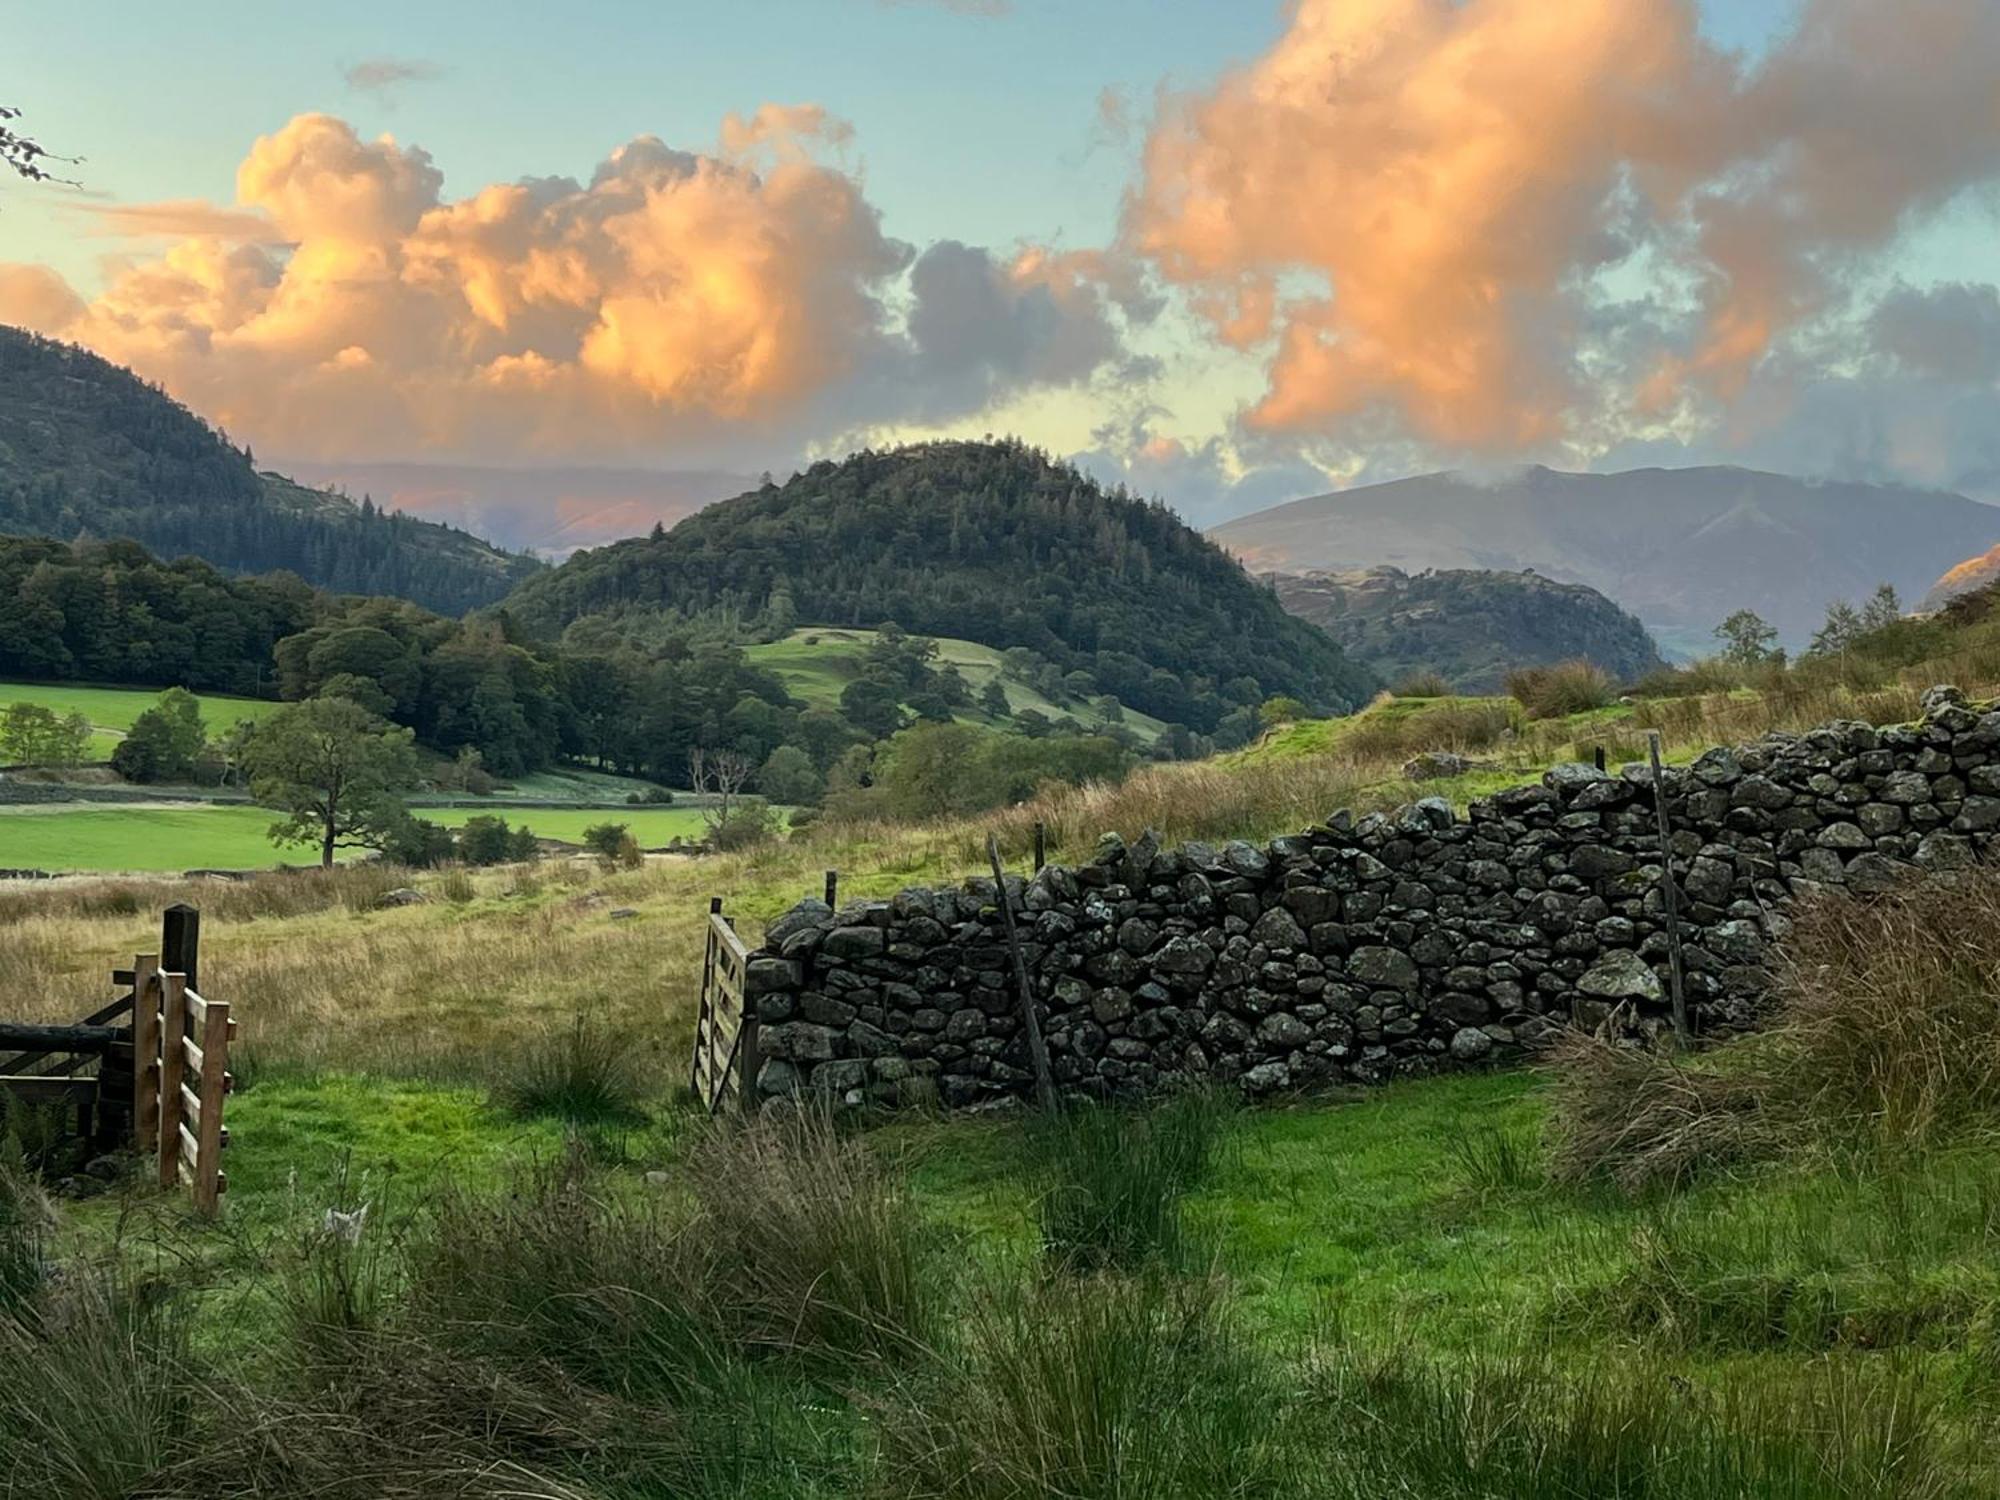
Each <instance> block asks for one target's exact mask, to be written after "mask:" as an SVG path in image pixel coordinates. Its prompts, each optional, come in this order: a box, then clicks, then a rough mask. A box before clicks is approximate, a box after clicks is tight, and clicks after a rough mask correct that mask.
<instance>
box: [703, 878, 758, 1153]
mask: <svg viewBox="0 0 2000 1500" xmlns="http://www.w3.org/2000/svg"><path fill="white" fill-rule="evenodd" d="M749 958H750V950H749V949H748V948H747V947H745V946H744V943H743V939H742V938H740V937H738V936H737V935H736V928H735V925H734V924H733V923H731V922H730V920H729V918H727V917H725V916H724V915H723V914H722V898H721V897H720V896H717V897H713V898H711V899H710V901H709V903H708V942H707V945H706V949H705V951H704V953H703V955H702V961H701V1009H700V1010H699V1011H698V1012H697V1013H696V1015H695V1025H694V1064H693V1067H692V1069H691V1071H690V1074H689V1079H688V1081H689V1083H690V1084H691V1085H692V1086H693V1088H694V1091H695V1093H696V1095H697V1096H699V1098H700V1099H701V1102H702V1103H703V1104H705V1105H706V1106H707V1107H708V1112H709V1113H710V1114H711V1115H716V1114H720V1113H721V1112H722V1110H723V1109H724V1107H725V1106H727V1105H729V1104H731V1103H732V1102H733V1103H734V1105H735V1107H736V1108H737V1109H739V1110H748V1109H749V1108H750V1107H751V1106H752V1105H753V1104H754V1103H755V1102H756V1098H757V1060H758V1047H757V1014H756V1012H755V1011H754V1010H752V1009H751V1008H750V1007H749V1004H748V1002H747V986H746V985H745V982H744V981H745V977H746V969H747V966H748V963H749Z"/></svg>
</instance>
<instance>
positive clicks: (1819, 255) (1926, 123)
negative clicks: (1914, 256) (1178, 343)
mask: <svg viewBox="0 0 2000 1500" xmlns="http://www.w3.org/2000/svg"><path fill="white" fill-rule="evenodd" d="M1697 22H1698V16H1697V12H1696V7H1695V5H1694V3H1693V0H1657V3H1647V4H1634V3H1631V0H1565V3H1563V4H1561V5H1551V4H1548V3H1547V0H1297V3H1296V4H1295V5H1294V6H1292V7H1291V9H1290V12H1289V21H1288V25H1287V28H1286V30H1285V32H1284V34H1283V36H1282V37H1281V38H1280V39H1279V41H1278V42H1277V43H1276V44H1275V45H1274V46H1273V47H1272V49H1271V50H1270V51H1269V52H1267V53H1266V54H1265V55H1264V56H1262V57H1261V58H1259V59H1257V60H1256V61H1255V62H1253V63H1251V64H1249V65H1247V66H1245V67H1241V68H1238V69H1235V70H1233V71H1231V72H1229V73H1227V74H1225V75H1224V76H1223V77H1222V78H1221V79H1220V80H1219V81H1218V82H1217V83H1215V84H1214V85H1213V86H1212V87H1210V88H1206V89H1203V90H1199V91H1196V92H1193V93H1188V94H1182V95H1169V96H1167V97H1166V98H1165V100H1164V102H1163V104H1162V106H1161V109H1160V112H1159V115H1158V118H1157V119H1156V120H1155V121H1154V123H1153V127H1152V130H1151V132H1150V134H1149V136H1148V138H1147V141H1146V144H1145V146H1144V149H1143V153H1142V163H1141V168H1140V172H1139V176H1138V179H1137V181H1136V182H1135V184H1134V186H1133V188H1132V190H1131V192H1130V194H1129V197H1128V201H1127V204H1126V207H1125V213H1124V227H1123V235H1124V239H1125V242H1126V244H1127V245H1128V246H1129V247H1130V248H1131V249H1132V250H1133V251H1134V252H1135V253H1137V254H1140V255H1142V256H1144V257H1145V258H1146V259H1147V260H1149V261H1150V262H1151V264H1152V265H1153V266H1154V267H1155V268H1156V270H1157V272H1158V274H1159V275H1160V276H1161V277H1162V278H1164V280H1165V281H1166V282H1168V283H1169V284H1171V285H1173V286H1175V287H1177V288H1178V289H1179V290H1180V291H1181V293H1182V294H1183V295H1184V296H1185V297H1186V298H1187V299H1188V301H1189V303H1190V305H1191V306H1192V307H1193V308H1194V310H1195V311H1196V313H1197V314H1198V315H1199V316H1200V317H1201V318H1202V319H1203V321H1204V323H1205V325H1206V327H1207V328H1208V329H1209V331H1210V332H1211V334H1212V335H1214V336H1215V337H1218V338H1220V339H1221V340H1223V341H1224V342H1226V343H1228V344H1230V345H1233V346H1235V347H1238V348H1242V349H1249V350H1253V351H1256V352H1258V353H1259V354H1260V355H1261V356H1262V357H1263V358H1264V359H1265V361H1266V379H1265V387H1264V390H1263V392H1262V394H1261V396H1260V397H1259V398H1258V399H1257V400H1255V401H1254V402H1253V403H1251V404H1250V405H1249V407H1248V408H1247V409H1246V411H1245V412H1244V413H1243V423H1244V426H1245V427H1246V428H1247V429H1248V430H1250V431H1253V432H1262V433H1266V434H1280V435H1288V436H1292V437H1296V438H1301V439H1306V438H1312V437H1317V436H1325V435H1328V434H1335V433H1349V432H1353V431H1355V430H1357V429H1359V430H1363V431H1366V430H1370V429H1369V425H1368V424H1370V423H1371V422H1372V423H1375V424H1377V430H1393V431H1400V432H1404V433H1407V434H1410V435H1412V436H1414V437H1416V438H1418V439H1420V440H1423V441H1425V442H1427V443H1430V444H1432V445H1434V446H1436V447H1438V448H1441V449H1445V450H1450V451H1453V452H1458V453H1482V452H1489V453H1508V452H1524V451H1526V452H1532V451H1535V450H1538V449H1548V448H1551V447H1554V446H1556V445H1559V444H1563V443H1566V442H1570V441H1573V440H1575V439H1577V438H1578V437H1579V436H1580V435H1583V434H1586V433H1588V432H1589V431H1590V430H1591V429H1592V428H1593V427H1595V426H1596V425H1598V424H1600V423H1602V422H1604V421H1606V420H1607V419H1610V420H1612V421H1614V422H1622V423H1623V424H1624V425H1626V426H1628V427H1629V426H1634V425H1638V424H1641V423H1643V422H1646V421H1654V422H1665V421H1667V420H1669V419H1672V418H1674V417H1675V416H1676V415H1677V414H1679V415H1681V416H1686V415H1687V414H1689V413H1691V412H1696V411H1700V410H1708V409H1712V407H1713V404H1714V403H1716V402H1723V403H1726V402H1727V401H1728V400H1729V399H1730V398H1731V397H1732V396H1733V395H1735V394H1736V393H1737V392H1739V391H1740V390H1741V389H1743V387H1744V385H1745V383H1746V381H1747V380H1748V379H1749V377H1750V375H1751V373H1752V372H1753V371H1754V370H1755V368H1756V366H1757V365H1758V362H1759V361H1760V360H1763V359H1764V358H1766V357H1767V356H1768V355H1769V354H1770V353H1771V351H1772V350H1773V348H1774V346H1775V345H1777V344H1778V343H1779V342H1780V341H1781V340H1783V339H1784V338H1785V337H1787V336H1788V335H1789V334H1791V333H1792V332H1794V331H1795V330H1798V329H1800V328H1801V327H1804V326H1806V325H1807V324H1809V323H1810V322H1811V321H1812V320H1813V319H1815V318H1817V317H1819V316H1821V315H1823V314H1825V313H1826V312H1828V310H1829V309H1830V308H1832V307H1834V306H1835V305H1836V304H1837V303H1838V300H1839V298H1838V295H1837V293H1838V290H1839V288H1840V285H1841V282H1842V278H1843V277H1844V276H1845V274H1846V273H1847V272H1848V271H1849V270H1850V269H1851V268H1852V267H1853V266H1854V265H1855V264H1856V262H1857V260H1858V259H1859V258H1860V257H1862V256H1865V255H1867V254H1869V253H1872V252H1876V251H1879V250H1881V249H1883V248H1884V247H1885V246H1887V245H1889V244H1890V243H1892V242H1893V240H1894V239H1895V237H1896V236H1897V235H1898V234H1899V233H1900V232H1901V231H1902V230H1903V229H1905V228H1906V227H1908V226H1909V225H1910V224H1911V223H1913V222H1917V221H1920V220H1921V219H1922V218H1923V217H1924V216H1925V215H1927V214H1929V213H1931V212H1933V211H1935V210H1936V209H1938V208H1940V207H1941V206H1943V205H1944V204H1945V203H1946V202H1948V201H1949V200H1950V199H1951V198H1952V197H1953V196H1955V195H1956V194H1957V193H1959V192H1960V191H1962V190H1963V189H1965V188H1966V187H1968V186H1969V185H1973V184H1977V183H1982V182H1986V181H1989V180H1991V179H1992V178H1993V177H1994V176H1995V175H1996V173H2000V110H1996V107H1995V105H1994V96H1993V93H1992V87H1991V78H1992V75H1993V72H1994V69H1995V67H1996V66H1997V65H2000V7H1995V6H1993V5H1992V4H1991V3H1990V0H1905V3H1900V4H1897V5H1894V6H1884V5H1881V4H1878V3H1873V0H1805V3H1804V5H1803V7H1802V9H1801V11H1800V13H1799V18H1798V21H1797V24H1796V26H1795V28H1794V29H1793V30H1792V31H1791V32H1790V33H1788V34H1787V35H1785V36H1784V37H1782V38H1781V39H1779V40H1778V41H1777V42H1776V43H1775V44H1774V45H1773V47H1772V48H1771V49H1770V50H1769V51H1767V52H1766V53H1764V54H1763V55H1762V56H1761V58H1760V59H1759V60H1757V61H1755V62H1754V63H1753V62H1747V61H1745V60H1744V59H1743V58H1741V57H1739V56H1737V55H1735V54H1731V53H1726V52H1723V51H1721V50H1719V49H1717V48H1715V47H1714V46H1712V45H1710V44H1709V43H1708V42H1707V41H1706V40H1705V39H1704V38H1703V37H1702V35H1701V33H1700V30H1699V28H1698V24H1697ZM1619 273H1623V274H1626V275H1628V276H1629V275H1634V274H1636V275H1640V276H1642V277H1644V278H1645V279H1647V280H1648V281H1650V282H1651V283H1652V284H1653V285H1654V286H1655V287H1656V289H1657V295H1658V301H1657V303H1656V304H1655V305H1654V306H1653V307H1652V308H1650V309H1649V310H1648V317H1647V318H1646V319H1645V320H1643V321H1642V322H1640V323H1636V324H1631V325H1629V326H1628V327H1627V328H1626V329H1625V331H1624V336H1623V338H1622V340H1621V341H1619V342H1618V343H1617V344H1616V345H1615V346H1606V345H1603V344H1601V343H1600V342H1599V341H1598V335H1599V333H1600V332H1601V324H1600V321H1599V313H1600V311H1601V308H1602V302H1603V299H1604V296H1605V287H1606V285H1607V283H1609V282H1611V281H1612V280H1613V279H1614V278H1615V276H1616V275H1617V274H1619ZM1613 356H1615V357H1613Z"/></svg>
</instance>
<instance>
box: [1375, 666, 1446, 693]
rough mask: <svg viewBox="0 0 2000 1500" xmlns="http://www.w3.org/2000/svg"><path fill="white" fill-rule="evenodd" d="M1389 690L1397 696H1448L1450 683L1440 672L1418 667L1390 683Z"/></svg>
mask: <svg viewBox="0 0 2000 1500" xmlns="http://www.w3.org/2000/svg"><path fill="white" fill-rule="evenodd" d="M1389 691H1390V692H1391V693H1393V694H1395V696H1396V697H1398V698H1449V697H1450V696H1451V684H1450V683H1449V682H1447V681H1445V677H1444V674H1443V673H1442V672H1439V671H1437V670H1436V669H1434V668H1431V667H1420V668H1418V669H1417V670H1415V671H1413V672H1409V673H1406V674H1405V675H1404V676H1402V677H1401V678H1399V679H1398V680H1397V681H1395V682H1393V683H1391V684H1390V685H1389Z"/></svg>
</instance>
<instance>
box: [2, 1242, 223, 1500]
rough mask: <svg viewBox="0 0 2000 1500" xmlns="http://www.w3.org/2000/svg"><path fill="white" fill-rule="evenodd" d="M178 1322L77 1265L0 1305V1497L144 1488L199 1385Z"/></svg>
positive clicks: (51, 1497)
mask: <svg viewBox="0 0 2000 1500" xmlns="http://www.w3.org/2000/svg"><path fill="white" fill-rule="evenodd" d="M181 1326H182V1325H181V1324H179V1323H178V1322H177V1320H176V1319H175V1318H174V1317H173V1316H171V1315H170V1314H169V1311H168V1310H167V1309H165V1308H163V1307H162V1306H161V1305H160V1304H159V1303H158V1301H157V1300H143V1299H140V1298H137V1297H134V1296H133V1295H131V1294H130V1293H129V1292H128V1291H126V1290H125V1289H124V1288H122V1287H120V1286H118V1285H117V1284H116V1283H114V1282H112V1281H110V1280H107V1279H106V1278H104V1277H101V1276H98V1275H94V1274H92V1273H91V1272H89V1271H87V1270H85V1269H83V1268H72V1269H71V1271H70V1272H69V1274H66V1275H64V1276H63V1277H62V1278H61V1279H60V1280H59V1281H56V1282H51V1283H50V1284H49V1285H48V1286H47V1287H45V1288H44V1289H43V1291H42V1292H41V1293H40V1294H39V1295H38V1296H35V1297H33V1298H31V1299H29V1300H27V1301H26V1302H23V1303H19V1304H17V1305H16V1306H15V1307H14V1308H13V1309H11V1310H0V1493H5V1494H9V1495H34V1496H37V1497H47V1500H119V1497H123V1496H127V1495H134V1494H142V1493H146V1492H147V1490H148V1481H149V1479H151V1478H152V1477H154V1476H156V1475H159V1474H160V1473H162V1472H164V1471H165V1470H166V1469H167V1468H168V1466H169V1463H170V1460H171V1459H172V1457H173V1455H174V1450H175V1445H176V1443H177V1441H178V1440H179V1438H180V1435H181V1433H182V1432H183V1430H184V1429H185V1427H186V1425H187V1423H188V1421H189V1419H190V1416H191V1414H192V1412H193V1408H194V1404H195V1401H196V1399H197V1397H198V1394H199V1392H200V1388H201V1375H200V1372H199V1369H198V1367H197V1366H196V1365H195V1364H194V1362H193V1355H192V1352H191V1350H190V1349H189V1347H188V1341H187V1339H186V1337H185V1336H184V1334H183V1333H181V1332H180V1329H181Z"/></svg>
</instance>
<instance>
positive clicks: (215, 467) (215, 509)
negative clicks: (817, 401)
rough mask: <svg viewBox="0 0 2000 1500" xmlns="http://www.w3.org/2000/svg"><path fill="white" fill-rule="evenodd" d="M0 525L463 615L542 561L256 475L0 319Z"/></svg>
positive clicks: (125, 390) (176, 409)
mask: <svg viewBox="0 0 2000 1500" xmlns="http://www.w3.org/2000/svg"><path fill="white" fill-rule="evenodd" d="M0 532H12V533H14V534H16V535H25V536H50V537H55V538H57V539H58V540H62V541H70V540H73V539H75V538H77V537H79V536H96V537H126V538H130V539H131V540H133V541H137V542H140V543H142V544H143V545H145V546H146V547H148V548H150V549H151V550H153V551H154V552H157V553H161V554H163V555H166V556H169V557H174V556H181V555H191V556H196V557H200V558H203V559H204V560H206V561H208V562H211V563H214V564H215V565H216V566H217V567H220V568H224V569H226V570H228V571H230V572H236V573H263V572H271V571H274V570H278V569H288V570H289V571H291V572H294V573H297V574H298V575H299V576H300V577H301V578H303V579H305V580H306V581H307V582H308V583H312V584H317V585H319V586H320V587H323V588H329V589H334V590H337V591H340V592H342V593H358V594H390V595H395V596H397V597H400V598H405V599H410V600H413V601H415V602H416V603H418V604H422V605H424V606H426V607H427V608H430V609H437V610H442V611H445V612H447V613H451V614H462V613H463V612H464V611H466V610H468V609H472V608H475V607H477V606H479V605H482V604H490V603H492V602H493V601H495V600H497V599H499V598H500V597H501V596H502V595H504V594H505V593H506V592H507V591H508V590H509V589H510V588H512V587H513V586H514V585H515V584H516V583H518V582H520V581H521V580H522V579H524V578H526V577H527V576H529V575H530V574H532V573H534V572H536V571H538V570H539V569H540V567H541V564H539V563H537V562H536V561H534V560H533V559H532V558H526V557H517V556H514V555H513V554H510V553H507V552H503V551H501V550H500V549H498V548H496V547H494V546H492V545H490V544H489V543H487V542H484V541H481V540H480V539H479V538H478V537H475V536H472V535H469V534H468V533H466V532H463V531H458V530H455V529H454V528H452V527H449V526H440V525H437V524H436V523H434V522H430V521H420V520H417V519H416V518H415V517H412V516H405V515H399V514H396V513H394V512H387V511H382V510H378V509H377V508H376V507H375V506H374V505H373V504H372V503H369V502H366V501H363V502H362V503H359V504H357V503H356V502H355V501H353V500H350V499H348V498H347V497H346V496H344V495H336V494H332V493H329V492H328V491H325V490H315V489H309V488H307V487H306V486H304V485H300V484H295V483H293V482H292V481H291V480H289V479H287V478H285V477H284V476H283V475H280V474H270V473H259V472H258V471H257V469H256V467H255V465H254V463H253V461H252V459H251V456H250V454H249V453H248V452H245V451H239V450H238V449H237V448H236V447H234V446H233V445H232V444H230V443H229V442H228V441H227V440H225V439H224V438H223V437H222V436H221V434H219V433H218V432H216V431H215V429H213V428H212V427H210V426H209V425H208V424H207V423H206V422H204V421H202V420H201V418H199V417H197V416H196V415H195V414H194V413H193V412H191V411H189V410H188V409H187V408H186V407H184V406H182V405H181V404H180V403H179V402H177V401H174V400H173V399H171V398H170V397H168V396H167V395H166V394H165V393H164V392H162V391H160V390H159V389H158V388H156V387H154V386H150V385H148V384H146V383H145V382H144V381H142V380H140V379H139V377H138V376H136V375H134V374H133V373H132V372H131V371H130V370H126V369H122V368H120V367H119V366H117V365H114V364H112V363H110V362H109V361H107V360H104V359H100V358H99V357H98V356H97V355H95V354H92V353H90V352H89V351H87V350H84V349H79V348H77V347H75V346H73V345H69V344H60V343H56V342H54V341H53V340H50V339H44V338H39V337H37V336H36V335H34V334H31V333H25V332H23V331H22V330H20V329H17V328H6V327H0Z"/></svg>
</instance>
